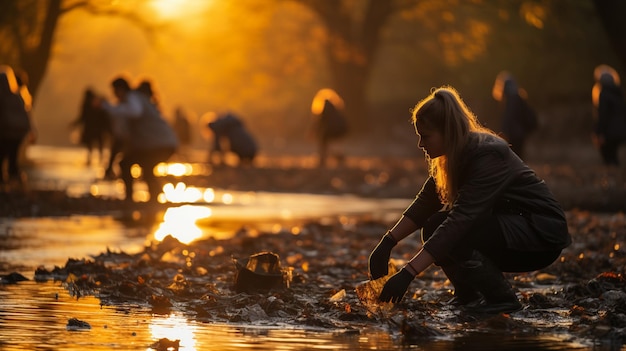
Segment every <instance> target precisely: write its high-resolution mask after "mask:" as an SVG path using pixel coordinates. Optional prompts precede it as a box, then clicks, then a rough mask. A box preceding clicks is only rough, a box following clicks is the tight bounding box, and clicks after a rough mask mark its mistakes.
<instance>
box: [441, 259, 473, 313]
mask: <svg viewBox="0 0 626 351" xmlns="http://www.w3.org/2000/svg"><path fill="white" fill-rule="evenodd" d="M441 269H442V270H443V272H444V273H445V274H446V276H447V277H448V280H450V283H452V285H453V286H454V297H453V298H452V300H450V302H449V303H450V304H451V305H454V306H464V305H468V304H471V303H473V302H476V301H478V300H480V298H481V295H480V294H479V293H478V291H477V290H476V289H475V288H474V287H473V286H472V284H471V281H469V280H468V276H467V271H466V269H464V265H463V264H451V265H446V266H441Z"/></svg>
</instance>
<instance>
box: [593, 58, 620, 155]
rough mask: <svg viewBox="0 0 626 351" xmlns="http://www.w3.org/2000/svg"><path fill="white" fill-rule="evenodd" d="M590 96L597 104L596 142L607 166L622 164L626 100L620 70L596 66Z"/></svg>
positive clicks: (595, 114) (594, 127) (595, 105)
mask: <svg viewBox="0 0 626 351" xmlns="http://www.w3.org/2000/svg"><path fill="white" fill-rule="evenodd" d="M594 76H595V79H596V83H595V84H594V87H593V88H592V92H591V99H592V103H593V107H594V126H593V142H594V144H595V145H596V147H597V148H598V150H599V151H600V156H601V157H602V162H603V163H604V165H606V166H619V147H620V146H621V145H622V144H624V143H626V101H625V99H624V93H623V92H622V89H621V88H620V80H619V75H618V74H617V72H616V71H615V70H614V69H613V68H612V67H610V66H607V65H600V66H598V67H596V69H595V72H594Z"/></svg>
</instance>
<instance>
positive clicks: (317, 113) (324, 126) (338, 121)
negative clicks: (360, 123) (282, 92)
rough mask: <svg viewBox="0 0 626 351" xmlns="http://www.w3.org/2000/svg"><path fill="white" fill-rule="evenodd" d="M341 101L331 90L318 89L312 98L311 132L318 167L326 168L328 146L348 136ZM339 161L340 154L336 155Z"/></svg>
mask: <svg viewBox="0 0 626 351" xmlns="http://www.w3.org/2000/svg"><path fill="white" fill-rule="evenodd" d="M343 108H344V102H343V99H342V98H341V97H340V96H339V94H337V92H335V91H334V90H332V89H328V88H325V89H320V90H319V91H318V92H317V93H316V94H315V96H314V97H313V102H312V103H311V113H312V115H313V125H312V132H313V137H314V138H315V140H316V142H317V150H318V151H317V152H318V158H319V166H320V167H324V166H326V162H327V159H328V157H329V148H330V144H331V143H332V142H334V141H337V140H339V139H341V138H343V137H345V136H346V135H347V134H348V122H347V120H346V117H345V116H344V114H343ZM335 156H336V158H337V159H338V160H339V161H341V159H342V158H343V157H342V155H341V154H338V153H337V154H336V155H335Z"/></svg>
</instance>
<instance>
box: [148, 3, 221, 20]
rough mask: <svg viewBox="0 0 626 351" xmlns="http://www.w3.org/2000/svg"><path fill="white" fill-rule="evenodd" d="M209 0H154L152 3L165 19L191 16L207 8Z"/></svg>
mask: <svg viewBox="0 0 626 351" xmlns="http://www.w3.org/2000/svg"><path fill="white" fill-rule="evenodd" d="M210 3H211V1H209V0H152V2H151V3H150V5H151V6H152V8H153V9H154V10H155V11H156V13H157V14H158V15H159V16H161V17H162V18H164V19H174V18H182V17H185V16H189V15H192V14H195V13H198V12H199V11H200V10H203V9H205V8H206V7H207V6H208V5H209V4H210Z"/></svg>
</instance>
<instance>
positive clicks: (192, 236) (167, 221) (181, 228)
mask: <svg viewBox="0 0 626 351" xmlns="http://www.w3.org/2000/svg"><path fill="white" fill-rule="evenodd" d="M212 213H213V212H212V211H211V209H210V208H208V207H201V206H190V205H186V206H181V207H170V208H168V209H167V210H166V211H165V215H163V223H161V225H159V228H158V229H157V230H156V232H155V233H154V238H155V239H156V240H158V241H161V240H163V239H164V238H165V237H166V236H168V235H171V236H172V237H174V238H176V239H178V241H180V242H181V243H183V244H189V243H191V242H192V241H194V240H196V239H198V238H200V237H202V229H200V227H198V225H196V222H197V221H198V220H199V219H201V218H208V217H211V215H212Z"/></svg>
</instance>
